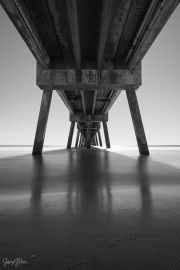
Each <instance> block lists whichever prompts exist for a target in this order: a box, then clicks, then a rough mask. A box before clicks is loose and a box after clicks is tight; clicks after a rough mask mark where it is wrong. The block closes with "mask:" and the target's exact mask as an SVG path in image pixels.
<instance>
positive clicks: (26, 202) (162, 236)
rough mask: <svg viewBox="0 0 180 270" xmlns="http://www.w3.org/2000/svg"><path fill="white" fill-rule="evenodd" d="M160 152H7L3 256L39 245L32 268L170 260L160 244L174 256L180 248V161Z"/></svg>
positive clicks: (0, 164)
mask: <svg viewBox="0 0 180 270" xmlns="http://www.w3.org/2000/svg"><path fill="white" fill-rule="evenodd" d="M169 156H170V154H169ZM175 156H176V158H177V153H176V155H175ZM179 156H180V154H179ZM155 157H156V153H155ZM153 158H154V157H153V153H152V155H151V156H150V157H144V156H139V155H138V154H136V155H135V154H134V153H133V154H132V155H131V154H129V153H128V154H125V153H123V154H119V153H116V152H110V151H106V150H102V149H101V150H100V149H97V148H96V149H92V150H87V149H72V150H66V149H62V150H54V151H48V152H44V154H43V156H42V157H41V156H34V157H32V156H31V155H28V154H23V155H17V156H14V157H7V156H6V157H5V158H3V157H1V159H0V173H1V179H0V184H1V198H0V202H1V203H0V214H1V217H2V218H1V231H3V239H5V238H4V236H5V237H6V238H7V243H6V241H5V240H3V241H2V243H3V252H2V254H3V256H5V257H6V256H7V255H6V254H7V252H9V253H8V254H10V255H11V256H12V257H14V256H17V257H22V258H23V259H26V258H27V259H28V258H29V257H30V255H32V254H34V253H37V254H38V256H37V259H36V260H35V262H34V263H33V262H29V264H30V265H31V269H37V264H38V267H39V268H38V269H51V267H52V269H59V268H58V267H59V262H60V263H61V268H60V269H71V268H73V267H76V268H77V269H98V270H99V269H110V266H112V265H114V269H118V267H117V265H116V264H115V263H117V262H118V263H120V264H122V267H121V269H131V268H128V267H130V262H131V263H132V261H131V260H132V258H134V259H133V260H134V266H135V268H134V269H140V268H138V267H139V261H138V260H139V259H140V260H141V265H142V269H157V268H154V262H153V261H152V263H151V264H150V268H147V267H146V263H147V259H148V256H151V257H152V258H154V260H155V265H158V269H166V266H167V267H170V265H171V264H172V261H171V260H169V261H168V262H167V261H166V262H165V261H162V258H161V257H158V256H156V249H157V254H159V253H160V254H161V253H162V254H166V253H167V252H171V254H170V256H171V258H173V259H174V258H175V257H177V251H176V249H175V250H174V249H173V247H174V241H175V245H176V247H179V248H180V244H179V243H180V241H179V240H180V234H179V233H178V231H179V223H180V215H179V210H180V209H179V208H180V207H179V190H180V177H179V175H180V168H175V167H172V166H171V165H168V164H167V158H166V164H163V159H162V160H159V161H162V162H157V161H156V162H154V161H153ZM172 158H173V152H171V159H172ZM12 224H13V229H12ZM147 237H148V238H147ZM171 239H173V241H171ZM132 240H133V241H132ZM152 246H153V249H151V247H152ZM166 247H167V248H166ZM9 248H10V251H9ZM111 252H112V254H111ZM153 252H155V255H153V254H154V253H153ZM67 254H68V255H67ZM107 254H108V256H107ZM118 254H121V256H119V255H118ZM127 254H128V255H127ZM134 254H135V256H134ZM142 254H143V256H142ZM150 254H151V255H150ZM23 256H24V257H25V258H24V257H23ZM128 256H129V257H128ZM133 256H134V257H133ZM153 256H154V257H153ZM162 256H163V255H162ZM173 256H174V257H173ZM178 256H179V255H178ZM52 257H53V262H52V265H48V261H49V260H52ZM92 258H94V259H93V261H92ZM130 258H131V259H130ZM143 258H144V259H143ZM47 260H48V261H47ZM143 260H144V261H143ZM102 262H103V263H102ZM53 263H54V264H53ZM55 263H56V264H55ZM123 263H124V264H123ZM168 263H169V264H168ZM81 264H82V268H81V267H80V266H79V265H81ZM124 265H125V266H126V268H123V267H125V266H124ZM100 266H101V267H100ZM161 266H163V268H161ZM83 267H84V268H83ZM86 267H87V268H86ZM167 269H170V268H167Z"/></svg>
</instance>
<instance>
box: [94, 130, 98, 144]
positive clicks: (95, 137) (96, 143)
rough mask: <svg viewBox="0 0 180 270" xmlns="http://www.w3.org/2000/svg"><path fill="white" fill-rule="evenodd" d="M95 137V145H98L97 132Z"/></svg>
mask: <svg viewBox="0 0 180 270" xmlns="http://www.w3.org/2000/svg"><path fill="white" fill-rule="evenodd" d="M95 138H96V145H97V146H98V138H97V133H96V135H95Z"/></svg>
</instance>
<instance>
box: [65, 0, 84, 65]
mask: <svg viewBox="0 0 180 270" xmlns="http://www.w3.org/2000/svg"><path fill="white" fill-rule="evenodd" d="M66 4H67V10H68V17H69V25H70V29H71V37H72V41H73V48H74V56H75V61H76V67H77V68H78V69H79V68H80V65H81V51H80V42H79V27H78V16H77V4H76V0H66Z"/></svg>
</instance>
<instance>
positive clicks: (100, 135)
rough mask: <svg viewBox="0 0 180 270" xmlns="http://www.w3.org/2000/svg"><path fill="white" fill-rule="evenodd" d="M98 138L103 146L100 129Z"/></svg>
mask: <svg viewBox="0 0 180 270" xmlns="http://www.w3.org/2000/svg"><path fill="white" fill-rule="evenodd" d="M98 138H99V145H100V146H102V139H101V133H100V130H98Z"/></svg>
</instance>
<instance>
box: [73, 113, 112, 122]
mask: <svg viewBox="0 0 180 270" xmlns="http://www.w3.org/2000/svg"><path fill="white" fill-rule="evenodd" d="M69 121H75V122H102V121H106V122H107V121H108V114H104V115H83V114H82V115H74V114H71V113H70V114H69Z"/></svg>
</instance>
